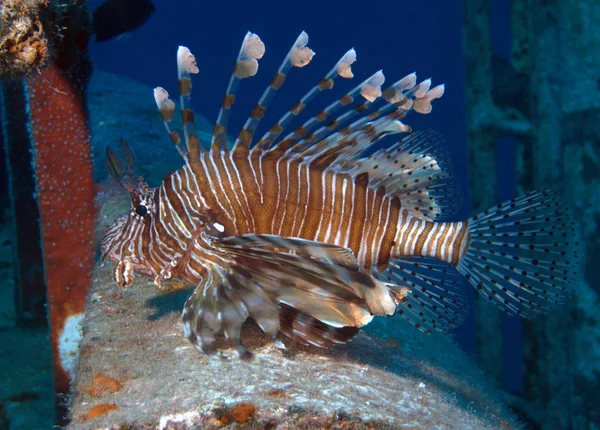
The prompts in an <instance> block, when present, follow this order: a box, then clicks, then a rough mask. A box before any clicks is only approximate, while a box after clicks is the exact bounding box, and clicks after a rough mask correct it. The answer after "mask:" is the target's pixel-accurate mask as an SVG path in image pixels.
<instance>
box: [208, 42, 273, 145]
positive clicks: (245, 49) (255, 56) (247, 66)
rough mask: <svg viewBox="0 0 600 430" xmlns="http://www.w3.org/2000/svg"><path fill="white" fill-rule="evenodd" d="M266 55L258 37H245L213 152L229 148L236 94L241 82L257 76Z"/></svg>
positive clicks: (213, 139) (225, 98) (232, 75)
mask: <svg viewBox="0 0 600 430" xmlns="http://www.w3.org/2000/svg"><path fill="white" fill-rule="evenodd" d="M264 54H265V44H264V43H263V42H262V40H260V37H258V35H256V34H254V33H251V32H248V33H246V36H245V37H244V41H243V42H242V46H241V48H240V52H239V54H238V57H237V60H236V62H235V67H234V68H233V73H232V74H231V77H230V78H229V84H228V85H227V90H226V91H225V96H224V97H223V102H222V103H221V109H220V110H219V116H218V117H217V123H216V124H215V128H214V130H213V136H212V142H211V150H214V151H221V150H223V151H225V150H227V149H228V147H227V124H228V123H229V112H230V111H231V107H232V106H233V103H234V102H235V93H236V92H237V89H238V86H239V84H240V81H241V80H242V79H245V78H249V77H251V76H254V75H256V73H257V72H258V60H260V59H261V58H262V57H263V55H264Z"/></svg>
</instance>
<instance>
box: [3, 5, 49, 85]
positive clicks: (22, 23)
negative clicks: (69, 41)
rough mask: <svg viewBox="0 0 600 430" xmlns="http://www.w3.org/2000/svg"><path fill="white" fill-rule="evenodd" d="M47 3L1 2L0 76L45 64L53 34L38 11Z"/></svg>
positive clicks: (20, 73)
mask: <svg viewBox="0 0 600 430" xmlns="http://www.w3.org/2000/svg"><path fill="white" fill-rule="evenodd" d="M48 7H49V2H48V1H47V0H6V1H5V2H2V3H0V78H4V77H10V78H18V77H21V76H24V75H28V74H31V73H32V72H35V71H39V70H40V69H42V68H43V67H44V66H45V65H46V63H47V61H48V58H49V56H50V53H49V51H50V48H49V45H50V42H49V39H51V38H52V36H51V35H50V36H49V35H48V34H47V32H46V31H45V28H44V25H43V23H42V21H43V19H42V17H41V15H42V12H43V11H44V10H46V9H47V8H48Z"/></svg>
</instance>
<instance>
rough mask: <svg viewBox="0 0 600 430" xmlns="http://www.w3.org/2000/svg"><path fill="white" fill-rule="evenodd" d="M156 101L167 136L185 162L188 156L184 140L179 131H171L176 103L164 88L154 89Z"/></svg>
mask: <svg viewBox="0 0 600 430" xmlns="http://www.w3.org/2000/svg"><path fill="white" fill-rule="evenodd" d="M154 101H155V102H156V106H157V107H158V112H159V113H160V117H161V119H162V121H163V124H164V125H165V129H166V130H167V134H168V135H169V138H170V139H171V143H173V146H175V149H176V150H177V152H178V153H179V155H181V158H183V159H184V160H185V158H186V154H185V149H184V148H183V147H182V145H181V144H182V142H183V141H182V140H181V136H180V135H179V132H178V131H177V130H171V126H170V123H171V122H172V121H173V114H174V113H175V102H174V101H173V100H171V99H170V98H169V93H168V92H167V90H165V89H164V88H162V87H156V88H154Z"/></svg>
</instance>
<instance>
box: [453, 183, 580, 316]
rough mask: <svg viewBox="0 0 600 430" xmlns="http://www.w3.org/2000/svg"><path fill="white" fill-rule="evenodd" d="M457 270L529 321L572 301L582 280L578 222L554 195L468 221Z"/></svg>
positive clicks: (509, 204)
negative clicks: (465, 243) (465, 245)
mask: <svg viewBox="0 0 600 430" xmlns="http://www.w3.org/2000/svg"><path fill="white" fill-rule="evenodd" d="M469 232H470V238H469V240H470V243H469V246H468V248H467V250H466V253H465V255H464V257H462V259H461V260H460V262H459V264H458V266H457V267H456V268H457V270H458V271H459V272H460V273H461V274H462V275H464V276H465V277H466V278H467V279H468V281H469V282H470V283H471V284H472V285H473V286H474V287H475V288H476V289H477V290H478V291H479V293H480V294H481V295H483V296H484V297H485V298H486V299H488V300H489V301H491V302H493V303H494V304H495V305H496V306H498V307H499V308H500V309H502V310H503V311H504V312H505V313H507V314H510V315H519V316H523V317H525V318H530V317H532V316H533V315H535V314H538V313H546V312H548V311H550V310H551V309H552V308H553V306H554V305H555V304H559V303H563V302H564V301H565V300H566V298H568V296H569V294H570V291H571V288H572V286H573V285H574V284H575V283H576V282H577V281H578V279H579V274H578V267H577V259H578V256H577V246H578V244H577V239H576V233H575V221H574V220H573V218H572V216H571V214H570V210H569V207H568V206H567V205H566V203H565V202H564V201H562V199H561V197H560V195H559V194H558V193H556V192H554V191H551V190H547V191H534V192H531V193H529V194H526V195H523V196H521V197H518V198H515V199H512V200H509V201H506V202H504V203H501V204H499V205H498V206H496V207H495V208H493V209H489V210H486V211H485V212H483V213H481V214H479V215H477V216H474V217H472V218H471V219H469Z"/></svg>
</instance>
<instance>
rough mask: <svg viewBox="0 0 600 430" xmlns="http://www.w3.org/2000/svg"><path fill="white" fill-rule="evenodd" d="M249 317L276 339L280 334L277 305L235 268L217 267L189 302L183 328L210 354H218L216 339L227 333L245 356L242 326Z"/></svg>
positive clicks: (200, 347) (207, 276) (240, 353)
mask: <svg viewBox="0 0 600 430" xmlns="http://www.w3.org/2000/svg"><path fill="white" fill-rule="evenodd" d="M248 317H251V318H253V319H254V321H255V322H256V323H257V324H258V325H259V326H260V328H261V329H262V330H263V331H264V332H265V333H266V334H268V335H270V336H271V337H272V338H273V339H275V338H276V336H277V334H278V333H279V309H278V307H277V302H276V301H275V300H274V299H273V297H271V296H270V295H269V294H268V293H267V292H265V291H263V290H262V289H261V288H260V287H259V286H257V285H253V284H252V283H251V282H247V280H245V279H244V278H243V277H241V276H240V275H239V273H237V272H236V271H235V269H234V268H232V267H229V268H221V267H215V268H214V269H212V270H209V271H208V272H207V275H206V276H205V279H204V281H203V282H202V283H201V284H200V285H198V287H197V288H196V289H195V290H194V293H193V294H192V295H191V296H190V298H189V299H188V300H187V301H186V303H185V306H184V309H183V315H182V319H183V327H184V332H185V335H186V337H187V338H188V339H189V340H190V341H191V342H192V344H193V345H194V346H195V347H196V348H197V349H199V350H201V351H203V352H204V353H207V354H212V353H214V352H216V336H217V335H218V334H219V333H221V332H222V333H223V334H224V335H225V337H226V338H227V340H228V341H229V344H230V345H231V346H232V348H234V349H235V350H236V352H237V353H238V354H239V355H240V356H242V357H247V356H249V352H248V351H247V350H246V349H245V348H244V347H243V346H242V342H241V331H242V325H243V324H244V322H245V321H246V319H247V318H248Z"/></svg>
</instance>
